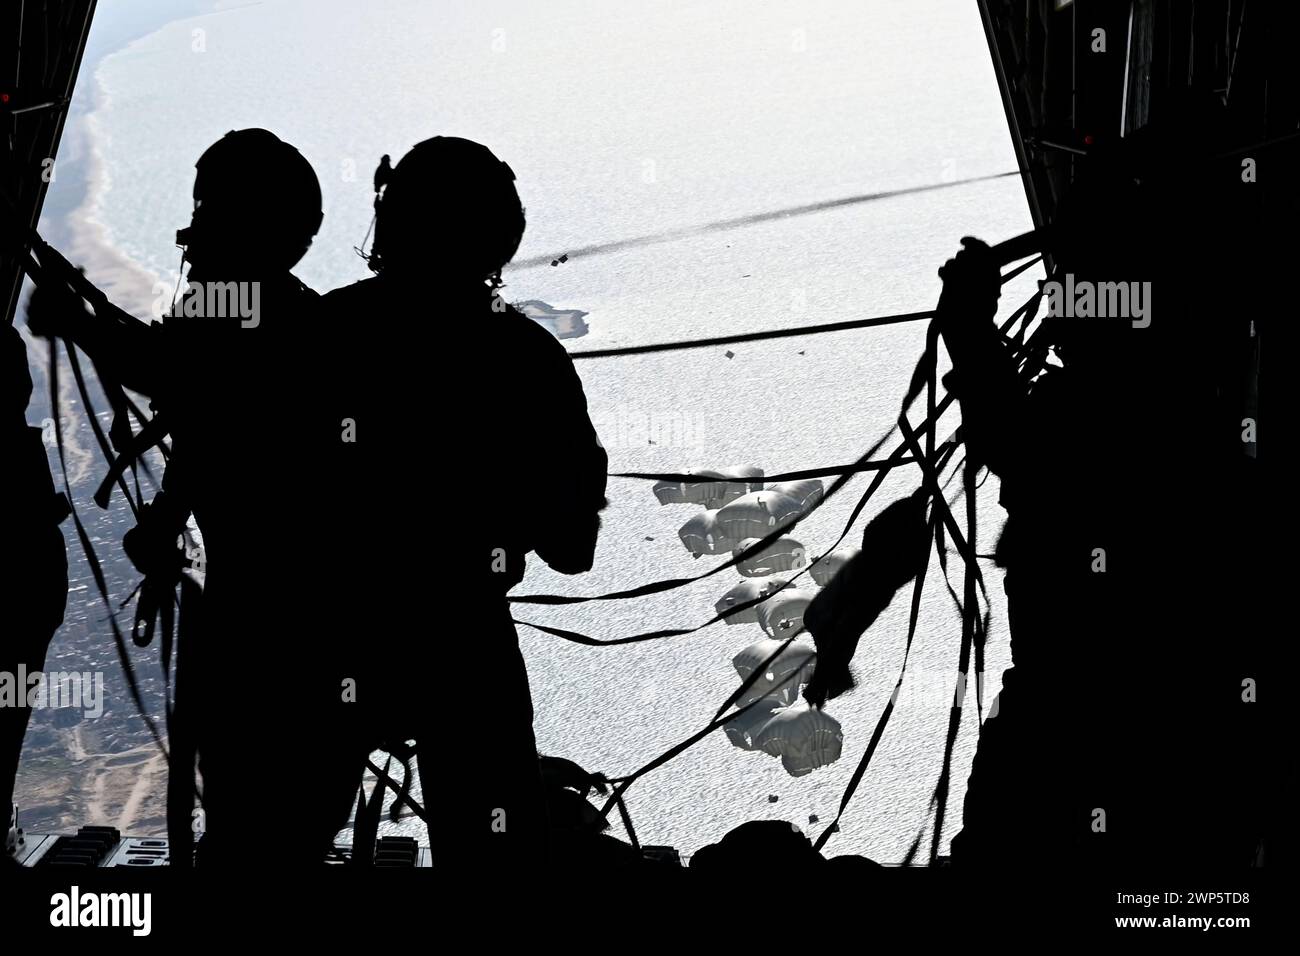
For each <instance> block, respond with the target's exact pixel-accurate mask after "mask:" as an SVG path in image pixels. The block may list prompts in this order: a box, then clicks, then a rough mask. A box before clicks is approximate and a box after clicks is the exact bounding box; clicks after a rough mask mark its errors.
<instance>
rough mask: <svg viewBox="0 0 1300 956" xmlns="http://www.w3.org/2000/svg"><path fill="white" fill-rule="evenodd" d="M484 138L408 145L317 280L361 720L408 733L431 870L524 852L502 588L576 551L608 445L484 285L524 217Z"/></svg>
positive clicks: (539, 807)
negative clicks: (334, 345) (328, 279)
mask: <svg viewBox="0 0 1300 956" xmlns="http://www.w3.org/2000/svg"><path fill="white" fill-rule="evenodd" d="M514 179H515V177H514V173H513V172H512V171H511V169H510V167H509V166H507V165H506V164H505V163H503V162H501V161H500V160H498V159H497V158H496V157H495V156H494V155H493V154H492V153H491V152H490V151H489V150H488V149H487V148H485V147H483V146H481V145H479V144H477V143H472V142H469V141H467V140H463V139H457V138H452V137H435V138H433V139H430V140H426V141H425V142H422V143H420V144H418V145H417V146H415V147H414V148H413V149H412V150H411V151H410V152H409V153H408V154H407V155H406V156H405V157H404V158H403V159H402V160H401V162H400V163H398V164H397V166H396V167H395V168H394V169H393V171H392V175H391V177H389V178H388V182H387V185H386V186H385V188H384V192H383V194H382V197H380V198H379V200H378V202H377V205H376V210H377V212H376V222H375V244H374V249H373V251H372V258H371V265H372V268H373V269H374V270H375V271H376V272H377V277H376V278H373V279H367V280H365V281H362V282H358V283H356V284H355V285H351V286H348V287H346V288H342V289H338V290H336V291H334V292H331V293H329V294H328V295H326V296H325V297H324V300H323V301H324V305H325V307H326V311H327V314H328V317H329V324H330V326H331V329H332V330H333V331H334V332H335V334H336V335H337V336H338V341H339V346H340V347H339V350H338V357H339V361H338V364H337V366H336V367H335V370H334V375H335V379H336V381H337V382H339V383H340V386H341V387H340V389H339V392H338V393H337V394H339V398H340V400H339V405H338V408H337V414H338V419H339V421H340V422H341V423H343V422H348V423H351V424H352V425H353V426H354V429H355V430H354V433H353V434H351V435H348V434H346V433H345V434H344V440H343V441H342V442H340V445H339V447H340V452H341V454H342V456H343V465H342V466H341V468H340V470H339V472H338V474H339V475H340V476H341V479H342V480H343V481H344V482H345V491H344V493H343V494H342V495H341V496H340V497H341V498H342V499H343V500H344V501H345V502H346V504H341V506H340V509H339V512H340V519H341V520H342V519H352V520H353V526H352V528H351V530H350V537H351V538H352V540H353V541H354V542H355V545H354V554H355V557H356V559H357V560H356V563H355V565H354V566H353V568H352V570H351V572H350V574H351V576H350V577H349V574H348V573H347V572H343V573H341V579H340V580H339V581H338V585H337V586H338V588H339V590H340V594H343V595H347V596H348V597H349V598H352V599H357V604H358V617H357V618H356V619H355V620H356V621H357V623H356V624H355V626H356V628H357V630H358V631H359V632H360V633H359V636H360V638H361V640H362V641H363V642H364V643H365V646H367V647H370V648H373V649H374V651H375V658H374V660H375V666H376V668H377V670H375V671H374V672H372V673H371V674H370V675H369V676H368V677H367V679H363V680H362V681H361V682H360V693H361V697H362V702H363V703H364V704H368V705H369V706H370V707H371V708H372V709H371V712H372V713H375V714H376V718H375V719H376V734H377V735H381V736H387V737H389V738H393V737H397V738H402V739H410V738H411V737H414V739H415V740H416V742H417V745H418V754H419V756H418V761H419V768H420V779H421V782H422V785H423V792H424V799H425V803H426V806H427V807H428V809H429V810H430V812H431V814H432V819H431V822H430V827H429V829H430V841H431V844H432V848H433V853H434V858H435V865H442V866H452V867H455V868H457V869H460V868H462V867H470V868H483V867H493V866H497V865H501V864H506V863H508V864H509V865H511V866H515V865H519V866H528V865H537V864H538V863H540V861H541V859H542V858H543V856H544V854H545V825H546V824H545V810H544V799H543V795H542V792H541V787H540V778H539V774H538V763H537V753H536V744H535V741H534V737H533V730H532V721H533V709H532V701H531V696H530V693H529V686H528V675H527V673H526V671H525V667H524V661H523V658H522V656H521V655H520V652H519V646H518V638H517V636H516V634H515V630H514V626H513V623H512V621H511V614H510V609H509V605H508V604H507V601H506V592H507V591H508V590H509V589H510V588H511V587H513V586H514V585H515V584H517V583H518V582H519V581H520V580H521V579H522V577H523V574H524V560H525V555H526V554H527V553H528V552H529V551H535V552H536V553H537V554H538V556H539V557H541V558H542V560H543V561H545V562H546V563H547V564H548V565H550V567H551V568H553V569H555V570H556V571H560V572H561V573H564V574H577V573H580V572H583V571H586V570H588V569H589V568H590V567H591V564H592V560H593V555H594V552H595V546H596V537H597V531H598V528H599V525H600V518H599V511H600V509H601V508H602V507H603V506H604V504H605V497H604V494H605V472H606V467H607V460H606V455H605V452H604V449H603V448H601V446H600V444H599V442H598V440H597V438H596V434H595V431H594V429H593V428H592V425H591V422H590V419H589V418H588V415H587V407H586V400H585V397H584V395H583V391H582V384H581V382H580V381H579V379H578V376H577V374H576V372H575V371H574V368H573V363H572V361H571V360H570V359H569V357H568V355H567V354H566V352H565V350H564V348H563V347H562V346H561V345H560V343H559V342H558V341H557V340H556V339H555V338H554V337H553V336H552V335H551V334H550V333H549V332H547V331H546V330H545V329H543V328H542V327H541V326H539V325H538V324H537V323H535V322H533V321H531V320H530V319H528V318H526V317H525V316H524V315H522V314H521V313H520V312H518V311H516V310H515V309H514V308H512V307H510V306H508V305H506V304H505V303H504V301H503V300H502V299H501V298H500V297H499V296H498V295H497V294H496V288H497V286H498V285H499V283H500V271H501V268H502V267H503V266H504V265H505V264H506V263H507V262H509V261H510V259H511V257H512V256H513V255H514V253H515V251H516V249H517V248H518V246H519V242H520V238H521V237H522V235H523V231H524V211H523V207H522V205H521V204H520V200H519V195H518V193H517V192H516V189H515V183H514Z"/></svg>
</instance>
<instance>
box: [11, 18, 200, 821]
mask: <svg viewBox="0 0 1300 956" xmlns="http://www.w3.org/2000/svg"><path fill="white" fill-rule="evenodd" d="M221 7H222V4H221V2H220V0H215V2H214V0H182V2H178V0H134V2H127V0H120V2H117V3H101V4H100V8H99V10H98V12H97V14H96V22H95V23H94V24H93V25H92V28H91V36H90V38H89V41H88V43H87V47H86V52H85V55H84V56H83V59H82V63H81V69H80V73H79V75H78V78H77V88H76V92H75V94H74V97H73V101H72V104H71V105H70V107H69V110H68V116H67V119H66V121H65V125H64V131H63V136H62V139H61V142H60V144H59V152H58V157H57V162H56V164H55V169H54V179H53V181H52V182H51V184H50V188H49V190H48V192H47V194H46V199H45V204H44V206H43V208H42V210H41V217H40V222H39V229H40V232H41V235H42V236H43V237H44V238H45V239H46V241H48V242H49V243H50V244H51V245H53V246H54V247H55V248H57V249H59V251H61V252H62V253H63V254H64V255H65V256H66V257H67V258H68V260H69V261H71V262H72V263H74V264H75V265H79V266H82V267H83V268H84V269H85V270H86V274H87V276H88V277H89V278H90V279H91V281H92V282H94V283H95V284H96V285H98V286H99V287H100V288H101V289H103V290H104V291H105V293H107V295H108V297H109V298H110V299H111V300H112V301H113V302H115V303H116V304H118V305H120V306H121V307H122V308H124V309H126V310H127V311H128V312H130V313H132V314H133V315H136V316H139V317H141V318H146V317H148V316H149V314H150V306H151V303H152V301H153V293H152V290H153V287H154V283H155V282H157V281H159V278H160V277H158V276H155V275H153V274H152V273H151V272H150V271H149V270H148V269H146V268H145V267H144V266H142V265H140V264H139V263H137V262H136V261H135V260H133V259H131V257H130V256H128V255H126V254H125V253H124V252H122V251H120V250H118V249H117V248H115V247H114V246H113V244H112V242H111V241H110V239H109V236H108V230H107V228H106V227H105V225H104V224H103V223H102V222H101V221H100V220H99V218H98V213H99V204H100V201H101V198H102V196H103V195H104V193H105V191H106V190H107V189H108V188H110V187H111V182H110V180H109V178H108V175H107V170H106V169H105V167H104V161H103V155H102V153H101V151H100V149H99V146H98V143H99V135H100V134H99V131H98V130H97V129H96V121H97V117H98V116H100V115H102V112H103V111H104V110H105V109H107V108H108V106H109V104H108V98H107V94H106V92H105V91H104V89H103V87H102V86H101V84H100V81H99V70H100V67H101V65H102V64H103V62H104V61H105V60H106V59H107V58H108V57H110V56H112V55H114V54H116V53H119V52H122V51H124V50H127V49H129V48H130V47H131V46H132V45H133V44H134V43H136V42H138V41H139V40H141V39H144V38H147V37H149V36H151V35H153V34H154V33H156V32H157V31H158V30H161V29H163V28H165V27H167V26H168V25H169V24H171V23H174V22H176V21H178V20H184V19H188V18H190V17H193V16H196V15H199V14H202V13H206V12H216V11H218V10H220V9H221ZM25 302H26V297H25V296H24V297H23V299H21V300H20V305H19V309H20V310H21V309H22V308H23V305H24V303H25ZM18 327H19V330H20V332H21V334H22V335H23V337H24V339H25V341H26V343H27V346H28V357H29V364H30V365H31V372H32V377H33V381H34V382H35V383H37V384H36V388H35V389H34V390H33V396H32V402H31V405H30V406H29V408H28V417H29V420H31V419H32V418H35V419H36V421H38V422H39V421H40V420H42V419H43V418H45V417H47V416H49V415H50V414H51V410H50V408H49V394H48V385H47V383H46V373H45V367H44V363H45V361H46V349H45V346H44V344H43V343H38V342H37V341H36V340H35V339H33V338H32V336H31V334H30V333H29V332H28V331H27V329H26V327H25V321H21V320H20V321H19V322H18ZM90 374H91V375H92V376H93V370H91V372H90ZM60 384H61V386H62V388H61V392H62V395H61V396H60V403H59V404H60V412H61V417H62V418H63V419H64V423H65V429H66V431H65V436H66V442H67V451H68V456H69V477H70V479H71V481H72V484H73V485H74V486H79V485H80V484H81V483H82V480H83V479H84V478H86V476H87V475H89V474H90V472H91V470H92V469H93V465H94V462H95V459H96V458H97V455H96V454H95V453H92V452H91V451H90V449H91V448H92V447H93V442H90V441H89V437H88V432H87V431H86V427H87V423H86V421H85V416H84V413H83V412H82V410H81V408H80V402H79V401H78V400H77V397H76V395H75V390H73V388H72V383H71V375H64V376H63V378H62V381H61V383H60ZM83 434H84V435H85V436H86V437H84V438H83ZM52 464H55V471H54V473H55V474H56V475H57V474H58V471H57V464H56V463H54V462H52ZM88 518H91V519H92V521H91V523H92V534H93V533H94V530H95V527H98V525H99V524H100V523H101V522H105V521H107V522H111V520H112V516H111V515H110V514H108V513H104V514H102V515H101V514H94V515H88ZM65 539H66V540H67V544H68V557H69V565H70V571H71V572H72V574H71V580H70V586H72V587H73V590H75V591H77V592H80V591H82V590H84V586H85V583H86V581H87V579H88V577H89V572H88V570H87V569H86V568H85V560H84V558H83V556H82V555H81V554H80V551H79V550H78V548H77V546H76V544H75V541H74V540H73V539H72V538H71V536H69V535H68V534H67V533H66V531H65ZM106 570H110V569H106ZM81 630H82V628H81V627H80V626H79V622H78V620H77V619H76V618H75V617H74V616H73V615H72V613H71V610H70V613H69V614H68V616H67V617H66V618H65V621H64V624H63V626H62V627H61V628H60V629H59V631H58V632H57V633H56V634H55V637H54V640H53V641H52V642H51V644H50V648H49V652H48V657H47V663H52V662H55V661H58V660H60V659H61V658H72V659H81V658H83V657H84V650H85V649H84V647H83V645H82V644H81V643H80V642H79V641H80V637H81V635H80V634H79V632H80V631H81ZM125 720H126V721H127V723H125V724H123V723H122V718H121V717H119V718H118V719H117V720H115V721H113V723H112V724H110V725H109V726H105V727H103V728H101V727H98V726H94V725H93V723H86V722H84V721H83V722H81V723H78V724H77V725H75V726H72V727H58V726H57V725H56V726H49V725H48V724H45V723H43V722H40V721H38V720H37V718H36V716H35V715H33V720H32V723H31V726H30V727H29V730H28V734H27V737H26V739H25V741H24V745H23V753H22V758H21V761H20V763H19V768H18V776H17V780H16V786H15V802H16V803H17V804H18V814H19V825H20V826H22V827H23V829H25V830H26V831H27V832H28V833H64V832H75V831H76V829H77V828H78V827H79V826H83V825H108V826H116V827H118V828H119V829H121V830H123V831H128V830H129V831H131V832H132V833H136V834H144V835H149V834H158V833H163V832H165V830H166V783H167V767H166V762H165V761H164V760H163V759H162V756H161V755H160V754H159V753H158V752H157V750H156V748H155V747H154V744H153V742H152V741H148V740H146V742H144V743H136V742H134V740H133V738H134V737H135V736H137V735H136V734H134V733H133V732H131V728H132V727H133V721H134V718H133V717H131V716H129V715H128V716H126V717H125ZM105 731H106V732H107V733H105ZM115 744H118V745H119V746H120V745H122V744H125V745H126V746H125V747H124V748H123V749H118V748H117V747H115V746H114V745H115Z"/></svg>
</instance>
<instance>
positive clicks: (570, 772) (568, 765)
mask: <svg viewBox="0 0 1300 956" xmlns="http://www.w3.org/2000/svg"><path fill="white" fill-rule="evenodd" d="M537 760H538V763H539V764H540V765H541V770H542V782H543V783H544V784H545V785H546V786H547V788H548V789H549V788H553V787H570V788H572V789H574V790H577V791H578V793H579V794H581V795H582V796H584V797H585V796H586V795H587V794H588V793H590V792H591V791H592V790H595V791H596V792H597V793H599V794H601V795H602V796H603V795H604V794H606V793H608V792H609V783H608V781H607V780H606V779H605V775H604V774H603V773H589V772H588V771H586V770H583V769H582V768H581V767H580V766H578V765H577V764H576V763H574V762H573V761H572V760H566V759H565V758H564V757H545V756H542V755H541V754H538V756H537Z"/></svg>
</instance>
